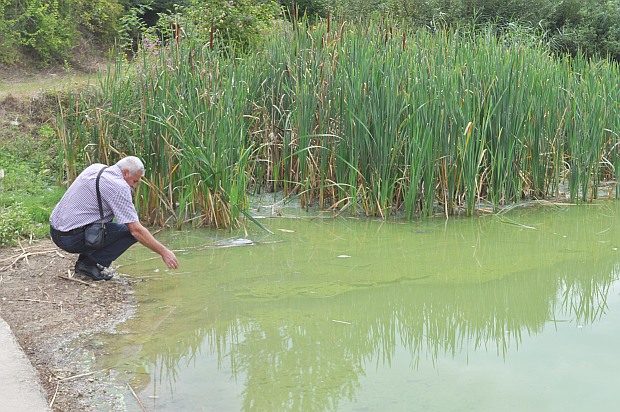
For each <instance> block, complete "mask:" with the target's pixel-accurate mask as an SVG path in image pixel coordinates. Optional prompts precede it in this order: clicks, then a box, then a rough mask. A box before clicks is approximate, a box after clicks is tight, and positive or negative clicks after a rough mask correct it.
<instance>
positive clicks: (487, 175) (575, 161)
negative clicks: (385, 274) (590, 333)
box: [60, 23, 620, 227]
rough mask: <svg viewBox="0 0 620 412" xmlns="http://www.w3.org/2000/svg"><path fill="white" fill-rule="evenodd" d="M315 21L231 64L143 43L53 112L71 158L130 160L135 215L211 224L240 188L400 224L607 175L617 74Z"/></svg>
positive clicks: (189, 46) (199, 51)
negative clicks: (140, 163) (142, 164)
mask: <svg viewBox="0 0 620 412" xmlns="http://www.w3.org/2000/svg"><path fill="white" fill-rule="evenodd" d="M334 26H335V25H332V26H331V27H334ZM328 27H329V26H327V25H324V24H318V25H317V26H313V27H303V26H296V29H295V30H290V31H283V32H282V33H281V35H280V36H272V37H270V38H269V39H268V40H267V42H266V45H265V48H264V49H263V50H261V51H257V52H255V53H254V54H252V55H247V56H242V57H239V56H222V54H217V51H216V50H210V49H208V48H205V47H203V46H202V45H200V44H197V43H195V42H193V41H192V36H188V38H186V39H185V40H183V41H181V42H179V43H178V44H177V43H173V44H170V45H168V46H157V47H154V46H153V44H149V47H148V48H145V49H144V50H143V52H142V54H141V56H142V57H141V58H140V59H138V61H137V62H136V64H135V65H133V66H132V67H130V68H129V67H126V66H125V65H122V64H119V65H118V66H117V67H115V68H114V70H109V71H108V74H107V77H103V78H102V81H101V89H100V90H99V91H97V92H89V93H84V94H83V95H81V96H79V97H78V98H76V99H75V100H74V101H72V102H71V104H70V105H68V107H66V108H65V109H64V111H63V119H62V121H61V122H60V126H61V130H60V134H61V136H62V137H63V144H64V146H65V153H67V161H68V163H70V166H71V165H72V164H74V163H75V162H76V161H79V159H81V156H80V155H78V156H77V157H75V158H73V157H71V156H73V153H75V152H77V153H78V154H80V153H83V150H84V149H86V154H89V155H91V156H92V157H93V158H96V159H99V160H108V159H113V158H116V157H118V156H119V155H120V154H137V155H141V156H143V157H145V160H146V163H147V165H148V167H149V170H148V173H147V181H148V184H147V185H143V187H142V188H141V190H140V202H139V204H140V208H141V211H142V213H143V214H145V215H147V216H148V217H149V218H150V219H151V221H152V222H157V223H163V222H165V221H166V220H167V219H168V218H170V217H173V218H176V220H177V221H178V222H184V221H187V220H189V219H195V222H199V223H205V224H211V225H214V226H222V227H223V226H228V225H231V224H234V222H235V221H236V219H237V217H238V216H239V213H241V210H243V209H244V208H245V206H246V204H245V194H246V191H247V190H248V189H252V190H263V188H266V189H267V190H283V191H284V192H285V194H287V195H288V194H297V195H298V196H300V198H301V200H302V205H304V206H308V205H318V206H320V207H329V206H332V207H334V208H346V209H347V210H349V211H350V212H352V213H360V212H361V213H363V214H366V215H373V216H383V217H385V216H389V215H391V214H393V213H396V212H403V213H404V214H406V215H407V216H408V217H410V218H411V217H414V216H419V215H431V214H433V213H435V211H436V210H437V209H436V208H437V206H439V207H440V210H441V211H442V213H444V214H446V215H451V214H456V213H461V212H462V211H464V212H466V213H468V214H472V213H473V212H474V209H475V207H476V206H477V204H478V203H479V202H480V201H488V202H490V203H491V205H492V206H493V207H495V208H498V207H500V206H502V205H506V204H510V203H514V202H518V201H519V200H521V199H523V198H534V199H541V198H547V197H551V196H557V195H559V194H562V193H563V188H564V186H563V185H562V184H563V183H564V179H567V181H566V182H567V183H568V190H569V196H570V198H571V200H573V201H578V200H586V199H588V198H590V197H596V185H597V184H598V183H599V181H601V180H602V179H615V171H614V167H613V166H614V165H616V164H618V160H617V159H618V155H617V151H618V137H617V131H618V130H619V129H620V127H619V126H620V116H618V113H617V105H616V104H615V103H614V102H616V101H617V100H618V98H617V95H618V86H617V78H618V76H619V73H618V67H617V65H616V64H611V63H609V62H606V61H602V62H599V63H590V62H588V61H586V60H584V59H579V58H577V59H568V58H567V59H555V58H552V57H550V56H549V55H548V54H547V53H546V50H544V49H543V48H540V49H536V48H532V47H529V46H525V45H521V44H520V43H518V42H511V41H510V39H498V38H496V37H495V36H494V35H492V34H491V31H489V32H483V33H479V34H478V35H471V34H470V33H469V32H468V31H467V30H462V31H456V32H454V33H446V32H439V33H436V34H429V33H427V32H425V31H418V32H413V31H410V30H408V29H403V28H397V27H393V28H390V29H386V27H385V25H384V24H378V23H375V24H371V25H370V26H369V27H363V28H362V27H358V26H350V25H347V24H344V23H343V24H340V25H339V26H338V30H336V31H333V29H329V28H328ZM330 30H332V31H330ZM399 33H400V34H399ZM404 39H407V41H405V40H404ZM70 154H71V155H70Z"/></svg>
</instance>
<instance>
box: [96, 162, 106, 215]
mask: <svg viewBox="0 0 620 412" xmlns="http://www.w3.org/2000/svg"><path fill="white" fill-rule="evenodd" d="M106 168H107V166H105V167H102V168H101V170H100V171H99V174H97V181H96V182H95V188H96V189H97V203H99V216H101V223H103V205H102V204H101V192H99V179H100V178H101V173H103V171H104V170H105V169H106Z"/></svg>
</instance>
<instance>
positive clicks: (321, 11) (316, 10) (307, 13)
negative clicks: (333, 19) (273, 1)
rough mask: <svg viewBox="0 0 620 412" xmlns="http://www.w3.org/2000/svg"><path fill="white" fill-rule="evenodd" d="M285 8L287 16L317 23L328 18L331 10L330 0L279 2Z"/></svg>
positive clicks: (279, 0) (283, 0)
mask: <svg viewBox="0 0 620 412" xmlns="http://www.w3.org/2000/svg"><path fill="white" fill-rule="evenodd" d="M278 2H279V3H280V4H281V5H282V6H283V7H285V9H286V14H287V15H288V16H291V17H296V18H307V19H308V20H309V21H312V22H314V21H316V20H317V19H319V18H325V17H327V11H328V9H329V2H328V0H278Z"/></svg>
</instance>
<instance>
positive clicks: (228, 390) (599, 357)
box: [95, 202, 620, 412]
mask: <svg viewBox="0 0 620 412" xmlns="http://www.w3.org/2000/svg"><path fill="white" fill-rule="evenodd" d="M619 218H620V203H618V202H604V203H599V204H594V205H585V206H563V207H557V206H545V207H535V208H533V207H529V208H520V209H514V210H512V211H509V212H505V213H502V214H500V215H489V216H484V217H479V218H463V219H450V220H447V221H446V220H445V219H429V220H422V221H417V222H412V223H403V222H382V221H377V220H363V219H346V218H338V219H333V218H320V217H317V218H311V217H296V218H273V219H263V220H261V222H262V223H263V224H264V225H265V226H266V227H267V228H269V229H270V230H271V231H273V234H268V233H266V232H264V231H262V230H260V229H259V228H258V227H256V226H254V227H249V228H248V232H247V233H245V232H244V233H239V234H235V233H231V232H229V231H219V232H217V231H208V230H193V231H189V232H165V233H161V234H159V235H158V236H159V237H160V238H161V239H162V240H163V241H164V242H165V243H167V244H168V245H170V246H171V247H172V248H173V249H175V250H177V251H178V252H177V256H178V257H179V261H180V263H181V267H180V269H178V270H177V271H168V270H167V269H165V266H164V265H163V263H162V262H161V259H160V258H159V257H158V256H156V255H154V254H153V253H152V252H150V251H148V250H147V249H146V248H144V247H140V246H134V247H133V248H132V249H130V251H129V252H128V253H127V254H125V255H124V256H123V257H122V259H121V260H120V261H119V262H118V263H121V264H122V265H123V266H122V267H121V269H120V271H121V272H122V273H128V274H131V277H132V278H133V279H135V280H142V281H141V282H137V283H136V284H135V285H134V288H135V291H136V298H137V300H138V302H139V304H138V307H137V310H136V314H135V316H133V317H132V318H131V319H129V320H128V321H127V322H125V323H123V324H121V325H119V326H118V327H117V329H116V331H115V333H112V334H103V335H99V336H97V337H96V338H95V339H98V340H100V341H101V342H103V343H102V346H104V347H105V352H106V355H105V356H100V357H98V359H97V365H96V367H97V368H110V369H108V370H109V371H111V372H110V379H116V380H118V381H119V382H121V381H122V382H127V383H129V385H130V386H131V388H133V389H134V391H135V393H136V395H137V397H138V398H139V399H141V401H142V403H143V406H140V405H139V403H138V402H137V401H136V400H135V398H136V397H135V396H132V395H126V396H125V402H126V405H127V410H128V411H141V410H143V409H142V407H144V408H145V409H146V410H149V411H175V412H176V411H192V412H193V411H467V410H470V411H562V412H565V411H584V410H615V408H616V407H617V405H618V402H619V400H618V399H619V398H618V391H619V388H620V372H619V371H620V353H619V352H620V297H619V296H620V284H619V283H618V277H619V274H620V250H619V248H620V220H619Z"/></svg>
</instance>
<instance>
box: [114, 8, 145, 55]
mask: <svg viewBox="0 0 620 412" xmlns="http://www.w3.org/2000/svg"><path fill="white" fill-rule="evenodd" d="M149 10H151V6H150V5H149V4H139V5H137V6H135V7H131V8H130V9H129V10H127V11H126V12H125V14H123V15H122V16H121V17H120V19H119V23H120V29H119V33H118V34H119V45H120V47H121V49H122V50H131V51H134V52H135V51H137V50H138V44H139V39H140V37H141V36H142V35H143V34H144V33H146V32H147V30H148V29H149V27H148V26H147V24H146V22H145V21H144V18H143V16H144V14H145V13H146V12H147V11H149Z"/></svg>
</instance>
